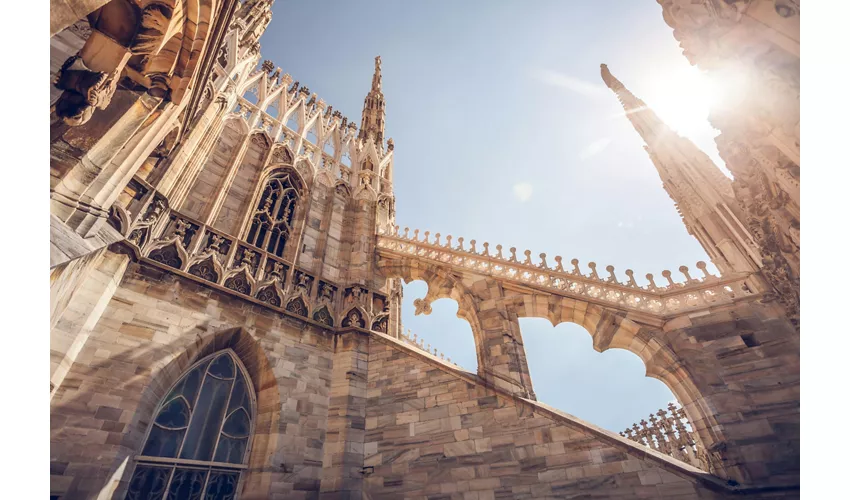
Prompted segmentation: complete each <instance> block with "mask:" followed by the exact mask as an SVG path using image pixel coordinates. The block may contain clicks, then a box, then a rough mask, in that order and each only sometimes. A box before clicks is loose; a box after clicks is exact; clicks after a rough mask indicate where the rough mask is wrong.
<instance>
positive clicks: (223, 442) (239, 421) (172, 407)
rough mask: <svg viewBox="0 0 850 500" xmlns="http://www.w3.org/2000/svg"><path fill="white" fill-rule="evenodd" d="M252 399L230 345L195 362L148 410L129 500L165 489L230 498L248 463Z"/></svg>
mask: <svg viewBox="0 0 850 500" xmlns="http://www.w3.org/2000/svg"><path fill="white" fill-rule="evenodd" d="M256 401H257V398H256V394H255V392H254V386H253V383H252V381H251V379H250V376H249V375H248V372H247V370H246V369H245V366H244V365H243V364H242V362H241V360H240V359H239V357H238V356H237V355H236V353H235V352H234V351H233V350H232V349H229V348H226V349H223V350H221V351H218V352H215V353H213V354H210V355H209V356H206V357H204V358H202V359H200V360H199V361H197V362H195V363H194V364H193V365H192V366H190V367H189V369H188V370H186V371H185V372H184V373H183V375H182V376H181V377H180V379H179V380H178V381H177V382H176V383H174V384H173V385H172V386H171V388H170V389H169V390H168V392H167V393H166V395H165V397H163V398H162V399H161V401H160V403H159V405H158V407H157V409H156V411H155V412H154V414H153V419H152V422H151V424H150V425H149V427H148V431H147V435H146V436H145V439H144V441H143V443H144V444H143V445H142V447H141V452H140V453H139V456H138V457H137V458H136V466H135V469H134V471H133V473H132V476H131V478H130V484H129V486H128V492H127V496H128V498H135V497H137V496H138V497H143V498H148V497H149V496H153V495H159V494H164V493H166V491H167V492H168V495H169V497H171V496H174V497H182V498H188V497H190V496H194V495H197V494H200V495H201V496H203V497H206V498H209V497H213V498H228V495H227V494H232V495H234V496H235V494H236V492H237V484H238V482H239V476H240V472H241V470H242V469H243V468H244V467H245V465H246V463H247V461H248V451H249V446H250V440H251V437H252V436H253V430H254V424H255V422H256V420H257V419H256V409H257V402H256ZM222 490H224V491H226V492H227V494H225V495H222V493H223V491H222ZM216 493H217V494H216Z"/></svg>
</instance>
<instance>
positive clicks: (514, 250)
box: [508, 247, 519, 262]
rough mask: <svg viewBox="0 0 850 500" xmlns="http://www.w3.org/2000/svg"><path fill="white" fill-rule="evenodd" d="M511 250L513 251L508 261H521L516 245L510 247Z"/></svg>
mask: <svg viewBox="0 0 850 500" xmlns="http://www.w3.org/2000/svg"><path fill="white" fill-rule="evenodd" d="M510 252H511V256H510V257H509V258H508V261H510V262H519V261H518V260H517V258H516V247H511V248H510Z"/></svg>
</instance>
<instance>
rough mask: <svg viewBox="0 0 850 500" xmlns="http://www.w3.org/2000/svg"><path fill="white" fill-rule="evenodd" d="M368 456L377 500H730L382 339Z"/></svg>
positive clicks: (371, 395)
mask: <svg viewBox="0 0 850 500" xmlns="http://www.w3.org/2000/svg"><path fill="white" fill-rule="evenodd" d="M364 448H365V452H364V454H365V460H364V466H365V467H366V468H367V475H366V479H365V490H366V491H367V493H368V494H369V495H370V498H373V499H382V498H387V499H390V498H401V497H404V498H425V497H427V498H429V499H431V498H440V499H449V498H464V499H466V498H476V499H493V498H565V497H569V498H573V497H584V496H588V497H590V496H593V497H594V498H614V497H616V498H722V495H721V494H720V493H715V492H714V491H712V489H710V488H709V485H711V486H712V488H714V487H716V485H715V484H711V483H710V481H711V480H709V479H705V478H703V479H700V478H701V476H703V475H704V474H702V473H701V472H699V471H698V470H697V469H693V468H690V467H689V466H684V465H683V464H682V465H677V464H676V463H675V462H674V461H673V460H672V459H669V458H667V457H663V456H661V455H659V454H654V453H649V452H647V451H645V450H644V449H641V448H640V447H637V446H636V445H634V444H633V443H631V442H629V441H626V440H625V439H623V438H620V437H619V436H616V435H613V434H612V433H607V432H605V431H602V430H600V429H598V428H595V427H593V426H591V425H588V424H585V423H578V422H577V421H576V420H573V419H572V418H571V417H568V416H566V415H564V414H559V413H558V412H555V411H551V410H548V409H546V408H542V407H541V405H538V404H531V403H529V402H526V401H524V400H521V399H516V398H512V397H508V396H505V395H503V394H497V393H496V392H494V391H493V390H491V389H488V388H486V387H484V386H482V385H480V384H477V383H475V382H474V381H473V380H472V379H470V378H465V377H462V376H460V375H457V374H453V373H451V372H450V370H449V369H448V368H447V367H441V366H440V364H439V363H438V362H436V361H434V362H426V361H425V360H424V359H421V358H420V357H418V356H414V355H412V354H410V353H408V352H406V349H403V348H401V347H398V346H395V345H393V344H391V341H388V340H385V339H384V340H379V341H375V338H374V337H373V342H372V343H371V346H370V351H369V380H368V392H367V412H366V440H365V445H364ZM370 467H372V468H373V469H372V470H371V471H370V469H369V468H370ZM703 481H705V482H703Z"/></svg>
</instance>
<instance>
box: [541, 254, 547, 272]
mask: <svg viewBox="0 0 850 500" xmlns="http://www.w3.org/2000/svg"><path fill="white" fill-rule="evenodd" d="M539 267H541V268H542V269H549V265H548V264H546V254H545V253H541V254H540V264H539Z"/></svg>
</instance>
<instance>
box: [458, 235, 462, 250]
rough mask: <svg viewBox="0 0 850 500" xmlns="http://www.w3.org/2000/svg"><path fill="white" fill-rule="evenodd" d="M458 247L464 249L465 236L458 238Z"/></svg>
mask: <svg viewBox="0 0 850 500" xmlns="http://www.w3.org/2000/svg"><path fill="white" fill-rule="evenodd" d="M457 249H458V250H463V236H461V237H459V238H458V239H457Z"/></svg>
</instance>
